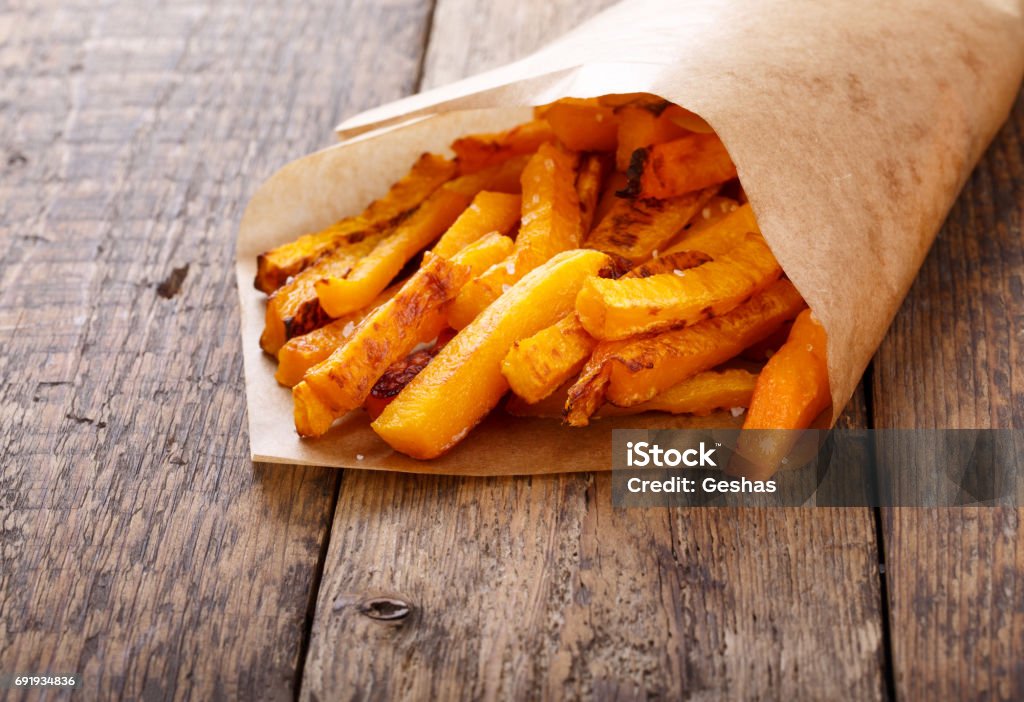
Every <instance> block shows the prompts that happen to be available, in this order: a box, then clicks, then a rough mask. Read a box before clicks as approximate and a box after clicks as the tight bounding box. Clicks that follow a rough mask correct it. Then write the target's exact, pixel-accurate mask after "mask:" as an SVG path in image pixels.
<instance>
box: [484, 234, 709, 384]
mask: <svg viewBox="0 0 1024 702" xmlns="http://www.w3.org/2000/svg"><path fill="white" fill-rule="evenodd" d="M708 260H710V258H709V257H708V256H706V255H704V254H702V253H700V252H697V251H688V252H681V253H678V254H673V255H671V256H665V257H663V258H658V259H654V260H653V261H650V262H648V263H646V264H642V265H640V266H637V267H636V268H634V269H633V270H631V271H630V272H628V273H627V274H626V275H625V278H646V277H648V276H652V275H656V274H658V273H664V272H665V271H673V270H680V269H682V270H685V269H688V268H693V267H694V266H699V265H700V264H702V263H704V262H705V261H708ZM592 280H594V279H590V280H588V281H587V282H585V283H584V285H587V284H588V283H590V282H591V281H592ZM577 300H579V297H578V296H577ZM596 345H597V340H595V339H594V337H593V336H591V335H590V334H589V333H587V331H586V330H585V329H584V328H583V325H582V324H580V320H579V319H578V317H577V316H576V315H575V314H572V313H570V314H568V315H566V316H565V317H564V318H563V319H561V320H560V321H559V322H557V323H556V324H554V325H552V326H550V327H548V328H547V329H542V330H540V331H539V332H537V333H536V334H534V335H533V336H531V337H530V338H529V339H524V340H523V341H521V342H517V343H515V344H514V345H513V347H512V349H511V350H510V351H509V352H508V356H506V357H505V360H504V361H502V364H501V372H502V373H504V374H505V379H506V380H508V383H509V386H510V387H511V388H512V391H513V392H514V393H515V394H516V395H519V396H520V397H522V398H523V399H525V400H526V401H527V402H531V403H533V402H540V401H541V400H543V399H544V398H545V397H547V396H548V395H550V394H551V393H552V392H554V391H555V390H556V389H557V388H558V386H559V385H561V384H562V383H564V382H565V381H566V380H568V379H569V378H571V377H573V376H574V375H576V374H577V373H578V372H579V370H580V368H581V367H582V366H583V363H584V362H585V361H586V360H587V358H589V356H590V353H591V352H592V351H593V350H594V346H596Z"/></svg>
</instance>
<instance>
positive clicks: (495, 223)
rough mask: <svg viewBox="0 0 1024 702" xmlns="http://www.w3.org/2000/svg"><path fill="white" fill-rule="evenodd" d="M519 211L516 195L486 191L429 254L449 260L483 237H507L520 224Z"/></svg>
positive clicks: (449, 228) (520, 203)
mask: <svg viewBox="0 0 1024 702" xmlns="http://www.w3.org/2000/svg"><path fill="white" fill-rule="evenodd" d="M521 207H522V201H521V198H520V197H519V196H518V195H511V194H508V193H492V192H489V191H486V190H485V191H483V192H480V193H477V195H476V197H474V198H473V202H472V204H470V206H469V207H467V208H466V209H465V211H464V212H463V213H462V214H460V215H459V218H458V219H456V220H455V223H454V224H452V226H450V227H448V231H446V232H445V233H444V234H443V235H442V236H441V238H440V239H438V241H437V243H436V244H435V245H434V248H433V249H432V251H433V252H434V254H435V255H437V256H442V257H444V258H451V257H452V256H454V255H455V254H457V253H458V252H459V251H461V250H462V249H463V248H464V247H465V246H467V245H469V244H472V243H473V242H474V241H476V240H477V239H479V238H480V237H482V236H483V235H484V234H488V233H490V232H498V233H499V234H508V233H509V232H510V231H512V228H513V227H514V226H515V225H516V224H517V223H518V222H519V213H520V208H521Z"/></svg>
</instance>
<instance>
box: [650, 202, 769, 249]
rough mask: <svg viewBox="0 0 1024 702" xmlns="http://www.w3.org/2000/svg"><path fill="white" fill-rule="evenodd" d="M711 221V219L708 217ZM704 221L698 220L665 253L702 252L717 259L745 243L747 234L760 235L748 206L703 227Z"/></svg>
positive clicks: (738, 208) (752, 212)
mask: <svg viewBox="0 0 1024 702" xmlns="http://www.w3.org/2000/svg"><path fill="white" fill-rule="evenodd" d="M711 219H713V217H709V220H711ZM704 221H705V220H704V219H703V216H702V217H701V219H700V220H698V225H699V226H695V227H693V228H691V229H688V230H687V231H686V233H684V234H683V237H682V238H681V239H680V240H679V241H678V242H677V243H675V244H673V245H672V246H671V247H669V248H668V251H667V252H668V253H674V252H676V251H703V252H704V253H706V254H708V255H709V256H714V257H719V256H722V255H723V254H726V253H728V252H729V251H732V250H733V249H735V248H736V247H737V246H739V245H740V244H742V243H743V242H744V241H746V239H747V234H748V233H750V232H754V233H756V234H760V233H761V230H760V228H759V227H758V226H757V220H756V219H755V218H754V211H753V210H752V209H751V208H750V205H742V206H740V207H737V208H736V209H735V210H732V211H730V212H729V213H727V214H726V215H725V216H724V217H721V218H718V219H716V220H714V223H713V224H710V225H703V222H704Z"/></svg>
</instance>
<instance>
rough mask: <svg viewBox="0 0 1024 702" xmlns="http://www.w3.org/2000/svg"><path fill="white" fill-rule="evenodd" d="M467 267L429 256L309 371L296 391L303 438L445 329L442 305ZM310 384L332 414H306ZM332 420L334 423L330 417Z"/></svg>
mask: <svg viewBox="0 0 1024 702" xmlns="http://www.w3.org/2000/svg"><path fill="white" fill-rule="evenodd" d="M471 273H472V271H471V269H470V268H469V266H466V265H462V264H460V263H457V262H455V261H448V260H446V259H444V258H441V257H440V256H433V255H428V256H427V258H426V260H425V262H424V264H423V266H422V267H421V268H420V269H419V270H418V271H416V273H414V274H413V276H412V277H411V278H410V279H409V280H408V281H407V282H406V283H405V285H403V286H402V289H401V290H399V291H398V293H397V294H396V295H395V296H394V297H393V298H391V299H390V300H388V301H387V302H385V303H384V304H382V305H381V306H380V307H378V308H377V309H375V310H374V311H373V312H371V313H370V314H369V315H368V316H367V317H366V319H364V320H363V322H362V323H361V324H360V325H359V327H358V328H357V329H356V330H355V331H354V333H353V334H352V336H351V337H350V338H349V339H348V340H347V341H346V342H345V344H344V345H342V346H341V347H340V348H338V349H337V350H336V351H334V353H332V354H331V355H330V356H329V357H328V358H327V360H325V361H322V362H320V363H318V364H317V365H315V366H313V367H312V368H310V369H309V371H307V372H306V375H305V377H304V379H303V381H302V382H301V383H299V384H298V385H296V386H295V388H293V397H295V398H301V399H302V402H299V401H298V400H297V401H296V403H295V429H296V431H298V433H299V435H301V436H320V435H322V434H324V433H325V432H326V431H327V430H328V429H329V428H330V426H331V422H333V421H334V420H335V419H337V418H338V417H341V416H342V415H344V414H346V413H348V412H349V411H351V410H353V409H355V408H356V407H359V406H360V405H362V404H363V401H364V400H365V399H366V396H367V395H369V394H370V390H371V389H372V388H373V384H374V383H375V382H376V381H377V379H378V378H380V376H381V375H382V374H383V373H384V371H386V370H387V368H388V366H390V365H391V364H392V363H394V362H395V361H398V360H400V359H402V358H404V357H405V356H406V354H408V353H409V352H410V351H412V349H413V348H414V347H415V346H416V345H417V344H419V343H421V342H423V341H425V340H429V339H433V338H434V337H436V336H437V335H438V333H440V331H441V330H442V329H443V328H444V327H445V324H446V322H445V316H444V312H443V309H442V305H443V304H444V303H445V302H447V301H448V300H449V299H451V298H452V296H454V295H455V292H456V291H457V290H458V289H459V287H461V286H462V284H463V283H465V281H466V280H468V279H469V276H470V275H471ZM303 386H306V388H308V389H309V390H310V391H312V395H314V396H316V397H317V398H319V399H320V400H321V401H322V402H323V404H324V405H326V406H327V407H328V408H329V409H330V412H329V413H325V412H323V411H320V410H319V409H318V410H317V411H316V412H314V413H310V412H307V411H305V410H306V408H307V407H309V406H310V403H309V402H308V399H307V397H306V396H307V394H308V393H307V391H306V389H305V388H303V389H302V390H297V389H298V388H302V387H303ZM327 416H330V418H331V419H330V421H326V417H327Z"/></svg>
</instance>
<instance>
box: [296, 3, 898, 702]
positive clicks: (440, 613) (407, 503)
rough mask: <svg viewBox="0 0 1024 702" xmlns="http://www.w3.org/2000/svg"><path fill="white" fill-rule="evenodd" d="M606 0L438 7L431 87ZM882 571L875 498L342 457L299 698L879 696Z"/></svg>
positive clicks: (501, 56) (504, 56)
mask: <svg viewBox="0 0 1024 702" xmlns="http://www.w3.org/2000/svg"><path fill="white" fill-rule="evenodd" d="M607 4H608V3H607V2H600V1H598V2H577V3H571V4H570V3H546V2H539V1H536V2H519V3H484V2H472V1H470V0H441V1H440V2H439V3H438V6H437V8H436V10H435V15H434V25H433V28H432V32H431V41H430V45H429V48H428V51H427V64H426V71H425V74H424V84H425V85H436V84H439V83H443V82H446V81H448V80H453V79H456V78H459V77H462V76H463V75H467V74H470V73H473V72H476V71H478V70H482V69H485V68H488V67H491V66H494V65H497V64H500V63H502V62H505V61H508V60H511V59H514V58H516V57H518V56H520V55H522V54H523V53H526V52H528V51H529V50H532V49H533V48H536V46H538V45H539V44H540V43H542V42H544V41H546V40H548V39H550V38H552V37H554V36H556V35H557V34H559V33H560V32H561V31H563V30H564V29H567V28H568V27H570V26H572V25H574V24H576V23H577V22H578V21H580V20H581V19H583V18H584V16H589V15H590V14H593V13H594V12H596V11H598V10H599V9H600V8H601V7H603V6H604V5H607ZM858 398H861V395H858ZM844 421H846V422H848V423H850V424H852V425H855V426H863V425H864V422H865V414H864V406H863V403H862V402H857V403H854V405H853V406H852V407H851V408H850V410H849V412H848V414H847V416H846V417H845V418H844ZM877 566H878V557H877V550H876V542H875V525H874V520H873V515H872V513H871V511H870V510H867V509H837V510H789V511H781V510H765V511H755V510H716V509H706V510H671V511H670V510H637V509H632V510H616V509H613V508H612V507H611V490H610V478H609V476H608V475H597V476H593V475H564V476H534V477H532V478H526V477H524V478H502V479H486V480H484V479H460V478H453V477H430V476H409V475H388V474H376V473H373V472H360V471H347V472H346V473H345V476H344V478H343V480H342V484H341V491H340V497H339V502H338V507H337V510H336V513H335V520H334V525H333V527H332V533H331V540H330V544H329V547H328V553H327V559H326V561H325V566H324V574H323V580H322V584H321V589H320V593H319V598H318V602H317V609H316V615H315V618H314V625H313V631H312V636H311V642H310V650H309V656H308V658H307V665H306V669H305V674H304V679H303V687H302V696H303V698H304V699H308V700H329V699H366V698H371V699H376V698H392V699H395V698H397V699H429V698H440V699H449V698H461V699H480V698H483V699H495V698H497V699H536V698H553V699H560V698H563V697H566V698H570V699H573V698H580V697H588V696H597V697H598V698H600V699H604V698H625V699H636V698H645V697H655V698H658V697H665V698H669V699H673V698H680V697H691V698H695V699H722V698H736V699H751V698H765V699H778V698H786V697H790V698H799V699H808V698H819V699H834V698H837V697H839V696H840V695H844V696H846V695H849V696H850V697H852V698H854V699H878V698H881V697H884V695H885V688H884V682H883V680H884V676H883V659H884V651H883V636H882V616H881V612H880V606H881V595H880V592H879V577H878V567H877ZM401 615H404V616H401ZM381 617H384V618H381ZM390 617H397V618H390Z"/></svg>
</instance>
